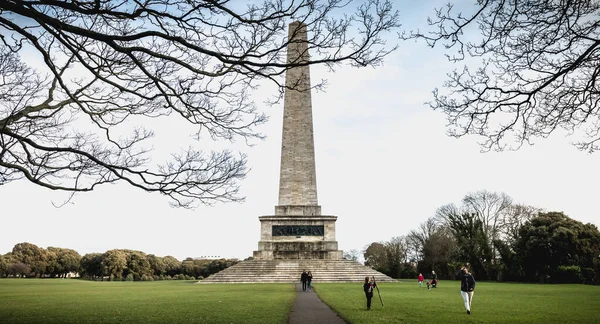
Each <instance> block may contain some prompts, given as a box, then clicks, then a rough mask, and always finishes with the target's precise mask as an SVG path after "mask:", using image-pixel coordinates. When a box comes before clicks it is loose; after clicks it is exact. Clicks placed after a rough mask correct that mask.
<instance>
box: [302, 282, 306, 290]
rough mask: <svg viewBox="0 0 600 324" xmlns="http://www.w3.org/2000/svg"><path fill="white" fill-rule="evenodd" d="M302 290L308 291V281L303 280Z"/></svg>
mask: <svg viewBox="0 0 600 324" xmlns="http://www.w3.org/2000/svg"><path fill="white" fill-rule="evenodd" d="M302 290H303V291H306V281H305V280H302Z"/></svg>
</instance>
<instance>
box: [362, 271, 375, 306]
mask: <svg viewBox="0 0 600 324" xmlns="http://www.w3.org/2000/svg"><path fill="white" fill-rule="evenodd" d="M375 287H377V284H376V283H375V282H373V281H371V280H370V279H369V277H365V284H364V285H363V290H364V291H365V296H366V297H367V310H371V299H373V289H374V288H375Z"/></svg>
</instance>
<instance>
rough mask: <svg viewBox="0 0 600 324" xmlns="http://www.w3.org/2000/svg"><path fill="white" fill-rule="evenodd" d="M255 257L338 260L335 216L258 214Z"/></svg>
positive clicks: (340, 252)
mask: <svg viewBox="0 0 600 324" xmlns="http://www.w3.org/2000/svg"><path fill="white" fill-rule="evenodd" d="M288 211H289V209H288ZM258 219H259V220H260V223H261V240H260V241H259V242H258V251H254V252H253V257H254V259H257V260H280V259H283V260H313V259H314V260H341V259H343V252H342V251H341V250H338V242H337V241H336V240H335V221H336V220H337V216H325V215H318V216H304V215H303V216H291V215H289V214H288V215H275V216H261V217H259V218H258Z"/></svg>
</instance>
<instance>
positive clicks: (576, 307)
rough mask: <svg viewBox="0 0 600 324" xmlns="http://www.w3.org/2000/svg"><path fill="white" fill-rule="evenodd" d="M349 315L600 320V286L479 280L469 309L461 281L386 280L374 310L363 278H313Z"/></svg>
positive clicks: (387, 319) (357, 319)
mask: <svg viewBox="0 0 600 324" xmlns="http://www.w3.org/2000/svg"><path fill="white" fill-rule="evenodd" d="M314 286H315V290H316V291H317V292H318V294H319V297H321V299H322V300H323V301H324V302H325V303H326V304H328V305H329V306H330V307H331V308H333V309H334V310H335V311H336V312H337V313H338V314H340V315H341V316H342V318H344V319H345V320H346V321H348V322H350V323H353V324H358V323H369V324H375V323H582V324H583V323H600V287H598V286H588V285H537V284H518V283H487V282H478V283H477V288H476V289H475V293H474V296H473V302H472V305H471V306H472V315H467V314H466V310H465V307H464V303H463V299H462V297H461V295H460V283H459V282H458V281H444V280H441V281H440V284H439V286H438V288H435V289H431V290H429V291H428V290H427V288H419V285H418V284H417V282H416V280H414V281H410V282H409V281H402V282H399V283H381V284H380V287H379V290H380V293H381V297H382V299H383V304H384V306H383V307H382V306H381V303H380V301H379V297H378V295H377V290H375V294H374V296H373V301H372V306H371V310H370V311H367V310H366V299H365V295H364V292H363V291H362V285H361V284H325V283H322V284H314Z"/></svg>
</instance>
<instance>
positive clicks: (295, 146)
mask: <svg viewBox="0 0 600 324" xmlns="http://www.w3.org/2000/svg"><path fill="white" fill-rule="evenodd" d="M288 40H289V45H288V49H287V62H288V64H291V65H294V64H298V66H294V67H291V68H289V69H288V70H287V71H286V75H285V86H286V90H285V97H284V108H283V109H284V113H283V136H282V137H283V139H282V144H281V170H280V178H279V204H278V205H277V206H275V215H273V216H261V217H259V220H260V223H261V235H260V241H259V242H258V251H254V258H255V259H258V260H273V259H287V260H290V259H307V260H311V259H329V260H336V259H342V251H339V250H338V243H337V241H336V239H335V221H336V220H337V217H336V216H325V215H321V206H319V204H318V201H317V175H316V168H315V146H314V137H313V122H312V102H311V85H310V70H309V67H308V66H307V65H302V64H303V63H306V62H307V61H308V60H309V55H308V41H307V34H306V25H304V24H302V23H300V22H293V23H291V24H290V25H289V34H288Z"/></svg>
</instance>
